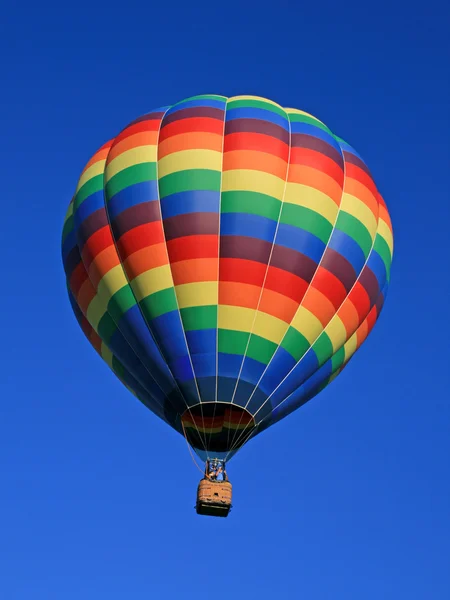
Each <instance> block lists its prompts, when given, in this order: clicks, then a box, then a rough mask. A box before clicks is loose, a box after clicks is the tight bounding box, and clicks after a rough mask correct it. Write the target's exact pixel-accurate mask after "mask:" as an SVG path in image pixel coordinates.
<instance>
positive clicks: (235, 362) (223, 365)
mask: <svg viewBox="0 0 450 600" xmlns="http://www.w3.org/2000/svg"><path fill="white" fill-rule="evenodd" d="M218 361H219V375H220V376H221V377H237V375H238V373H239V369H240V368H241V364H242V356H239V354H225V353H224V352H219V353H218Z"/></svg>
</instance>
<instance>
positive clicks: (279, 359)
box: [259, 346, 297, 395]
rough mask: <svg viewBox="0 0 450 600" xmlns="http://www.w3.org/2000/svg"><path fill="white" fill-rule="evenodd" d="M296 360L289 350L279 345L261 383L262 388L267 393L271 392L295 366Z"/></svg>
mask: <svg viewBox="0 0 450 600" xmlns="http://www.w3.org/2000/svg"><path fill="white" fill-rule="evenodd" d="M296 362H297V361H296V360H295V358H293V357H292V356H291V355H290V354H289V352H288V351H287V350H285V349H284V348H283V347H282V346H279V347H278V348H277V350H276V352H275V354H274V355H273V357H272V360H271V361H270V363H269V366H268V367H267V370H266V372H265V373H264V377H263V378H262V380H261V382H260V384H259V387H260V389H261V390H262V391H263V392H264V393H266V394H267V395H269V394H271V393H272V392H273V391H274V389H275V388H276V387H277V385H279V384H280V383H281V381H282V380H283V379H284V377H286V375H287V374H288V373H289V371H290V370H291V369H293V368H294V367H295V365H296Z"/></svg>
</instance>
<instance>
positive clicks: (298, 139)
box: [291, 133, 344, 170]
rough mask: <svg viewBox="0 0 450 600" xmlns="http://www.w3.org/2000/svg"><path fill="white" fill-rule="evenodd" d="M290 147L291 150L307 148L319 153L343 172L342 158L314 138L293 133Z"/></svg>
mask: <svg viewBox="0 0 450 600" xmlns="http://www.w3.org/2000/svg"><path fill="white" fill-rule="evenodd" d="M291 146H292V147H293V148H307V149H308V150H315V151H316V152H320V153H321V154H324V155H325V156H328V158H331V160H334V162H335V163H336V164H337V165H338V166H339V167H340V168H341V169H342V170H343V169H344V158H343V156H342V154H341V153H340V152H339V151H338V150H336V148H333V146H330V144H327V142H324V141H323V140H320V139H319V138H316V137H314V136H313V135H307V134H305V133H293V134H292V137H291Z"/></svg>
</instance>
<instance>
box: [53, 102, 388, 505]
mask: <svg viewBox="0 0 450 600" xmlns="http://www.w3.org/2000/svg"><path fill="white" fill-rule="evenodd" d="M392 250H393V237H392V226H391V222H390V218H389V214H388V211H387V208H386V205H385V203H384V201H383V199H382V197H381V196H380V194H379V192H378V190H377V188H376V186H375V184H374V182H373V179H372V177H371V175H370V172H369V170H368V168H367V166H366V164H365V163H364V161H363V160H362V158H361V157H360V156H359V154H358V153H357V152H356V151H355V150H354V149H353V148H352V147H351V146H349V145H348V144H347V143H346V142H344V141H343V140H342V139H341V138H339V137H336V136H335V135H334V134H333V133H332V132H331V131H330V130H329V129H328V127H327V126H326V125H324V124H323V123H322V122H321V121H319V120H318V119H317V118H315V117H313V116H312V115H310V114H308V113H306V112H304V111H302V110H297V109H292V108H282V107H281V106H280V105H278V104H276V103H275V102H272V101H271V100H267V99H264V98H260V97H255V96H238V97H233V98H226V97H223V96H216V95H202V96H195V97H193V98H188V99H187V100H183V101H181V102H179V103H177V104H174V105H173V106H169V107H164V108H158V109H156V110H153V111H151V112H149V113H148V114H146V115H144V116H142V117H140V118H139V119H137V120H135V121H133V122H132V123H130V125H128V126H127V127H125V129H123V131H122V132H121V133H119V134H118V135H117V136H116V137H114V138H113V139H111V140H110V141H109V142H107V143H106V144H104V145H103V146H102V147H101V148H100V149H99V150H98V151H97V152H96V153H95V154H94V155H93V156H92V158H91V159H90V160H89V162H88V163H87V165H86V167H85V169H84V170H83V172H82V174H81V177H80V179H79V182H78V186H77V188H76V191H75V194H74V197H73V199H72V201H71V202H70V205H69V208H68V211H67V216H66V220H65V223H64V230H63V236H62V255H63V262H64V269H65V273H66V279H67V288H68V294H69V299H70V302H71V305H72V308H73V312H74V313H75V316H76V318H77V320H78V323H79V324H80V327H81V329H82V330H83V332H84V334H85V335H86V337H87V338H88V340H89V342H90V343H91V345H92V346H93V347H94V348H95V350H96V351H97V352H98V353H99V354H100V356H101V357H102V358H103V360H104V361H105V362H106V363H107V364H108V365H109V367H110V368H111V369H112V371H113V372H114V373H115V375H116V376H117V378H118V379H120V381H121V382H122V383H123V384H124V385H125V386H126V387H127V388H128V389H129V390H130V392H132V393H133V394H134V395H135V396H136V397H137V398H138V399H139V400H140V401H141V402H142V403H143V404H144V405H145V406H147V407H148V408H149V409H150V410H151V411H152V412H153V413H155V414H156V415H157V416H158V417H160V418H161V419H162V420H164V421H165V422H166V423H167V424H168V425H170V426H171V427H172V428H174V429H175V430H176V431H178V432H179V433H181V434H182V435H184V436H185V437H186V440H187V442H188V444H189V447H192V448H193V449H194V451H195V452H196V453H197V454H198V455H199V456H200V458H201V459H202V460H203V461H205V462H206V467H205V476H204V478H203V479H202V481H201V482H200V486H199V488H198V498H197V512H199V513H201V514H212V515H222V516H226V515H227V514H228V512H229V510H230V507H231V484H230V482H229V481H228V477H227V475H226V462H227V461H228V460H229V459H230V458H231V457H232V456H233V455H234V454H235V453H236V452H237V451H238V450H239V449H240V448H242V446H243V445H244V444H246V443H247V442H248V441H249V440H250V439H251V438H252V437H254V436H255V435H257V434H259V433H261V432H262V431H264V430H265V429H267V428H268V427H270V426H271V425H273V424H274V423H276V422H277V421H280V419H282V418H284V417H286V416H287V415H289V414H290V413H292V411H294V410H296V409H297V408H299V407H300V406H302V405H303V404H305V402H307V401H308V400H310V399H311V398H312V397H313V396H315V395H316V394H317V393H318V392H320V391H321V390H322V389H323V388H324V387H325V386H326V385H328V383H330V382H331V381H332V380H333V379H334V378H335V377H336V376H337V375H338V374H339V373H340V372H341V371H342V369H343V368H344V367H345V365H346V364H347V362H348V361H349V359H350V357H351V356H352V355H353V354H354V352H355V351H356V350H357V349H358V348H359V346H360V345H361V344H362V343H363V342H364V340H365V339H366V337H367V335H368V334H369V332H370V331H371V329H372V327H373V326H374V324H375V321H376V320H377V318H378V316H379V315H380V312H381V309H382V306H383V302H384V299H385V297H386V292H387V287H388V282H389V272H390V265H391V259H392Z"/></svg>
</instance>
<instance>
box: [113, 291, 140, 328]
mask: <svg viewBox="0 0 450 600" xmlns="http://www.w3.org/2000/svg"><path fill="white" fill-rule="evenodd" d="M135 304H136V299H135V297H134V295H133V292H132V290H131V288H130V286H129V285H128V284H127V285H124V286H123V287H122V288H120V290H118V291H117V292H116V293H115V294H114V295H113V296H112V297H111V298H110V300H109V302H108V312H109V314H110V315H111V317H112V318H113V319H114V321H115V322H116V323H117V322H118V321H119V319H120V318H121V317H122V316H123V315H124V314H125V313H126V312H127V310H129V309H130V308H131V307H132V306H134V305H135Z"/></svg>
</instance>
